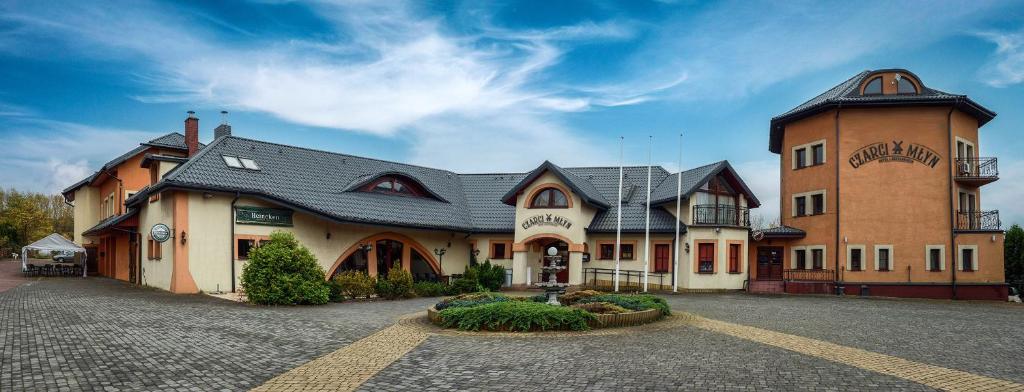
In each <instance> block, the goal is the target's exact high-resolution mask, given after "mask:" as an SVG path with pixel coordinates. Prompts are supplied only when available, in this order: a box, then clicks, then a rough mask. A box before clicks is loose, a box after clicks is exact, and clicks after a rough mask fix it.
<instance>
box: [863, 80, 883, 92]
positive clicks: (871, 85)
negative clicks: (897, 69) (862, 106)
mask: <svg viewBox="0 0 1024 392" xmlns="http://www.w3.org/2000/svg"><path fill="white" fill-rule="evenodd" d="M880 94H882V77H881V76H877V77H875V78H874V79H871V81H869V82H868V84H867V85H866V86H864V95H880Z"/></svg>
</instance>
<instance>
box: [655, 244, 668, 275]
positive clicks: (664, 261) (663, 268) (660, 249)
mask: <svg viewBox="0 0 1024 392" xmlns="http://www.w3.org/2000/svg"><path fill="white" fill-rule="evenodd" d="M671 259H672V257H671V253H670V252H669V246H668V244H654V272H668V263H669V262H670V261H671Z"/></svg>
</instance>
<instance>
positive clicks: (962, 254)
mask: <svg viewBox="0 0 1024 392" xmlns="http://www.w3.org/2000/svg"><path fill="white" fill-rule="evenodd" d="M956 268H957V269H958V270H960V271H977V270H978V245H957V246H956Z"/></svg>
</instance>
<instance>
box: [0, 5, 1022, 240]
mask: <svg viewBox="0 0 1024 392" xmlns="http://www.w3.org/2000/svg"><path fill="white" fill-rule="evenodd" d="M855 3H856V4H855ZM893 67H900V68H907V69H910V70H911V71H913V72H915V73H916V74H917V75H919V76H920V77H921V78H922V79H923V81H924V83H925V84H926V85H928V86H930V87H934V88H938V89H941V90H944V91H948V92H954V93H964V94H968V95H969V96H971V97H972V98H973V99H975V100H976V101H978V102H980V103H982V104H983V105H985V106H986V107H988V108H990V109H992V110H994V111H996V112H998V113H999V116H998V117H996V119H995V120H994V121H992V122H991V123H989V124H988V125H987V126H985V127H984V128H983V129H982V136H981V139H982V146H981V153H982V155H985V156H997V157H999V159H1000V162H999V163H1000V165H999V166H1000V172H1001V173H1000V174H1001V176H1002V179H1001V180H1000V181H998V182H996V183H995V184H992V185H988V186H986V187H985V188H984V191H983V195H982V203H983V208H985V209H999V210H1001V211H1002V216H1003V220H1004V222H1024V206H1022V205H1021V203H1019V202H1018V200H1017V199H1018V198H1019V196H1020V195H1021V194H1024V181H1022V180H1024V156H1022V154H1020V151H1024V138H1021V137H1019V136H1018V135H1019V134H1020V133H1021V132H1022V131H1024V126H1022V124H1024V114H1022V113H1021V112H1020V110H1019V109H1020V108H1021V107H1024V88H1022V86H1024V4H1022V3H1020V2H1016V3H1014V2H1000V1H986V2H975V1H971V2H953V1H950V2H943V3H942V5H941V6H936V5H935V3H933V2H890V1H885V2H799V1H787V2H777V3H761V2H750V1H740V2H709V3H705V2H691V1H651V2H645V1H629V2H605V1H559V2H551V1H526V2H516V1H507V2H504V1H503V2H479V1H467V2H456V1H440V2H385V1H357V2H302V3H299V2H289V1H254V2H146V1H132V2H118V3H104V2H81V1H73V2H66V3H63V2H39V1H5V2H3V3H2V4H0V74H2V75H4V77H3V79H2V81H0V140H2V145H3V150H2V151H0V186H3V187H17V188H19V189H30V190H36V191H46V192H54V191H57V190H59V189H61V188H63V187H64V186H66V185H68V184H70V183H73V182H75V181H77V180H79V179H81V178H83V177H84V176H86V175H87V174H88V173H90V172H91V171H93V170H95V169H96V168H97V167H98V166H100V165H101V164H102V163H103V162H105V161H106V160H109V159H110V158H112V157H114V156H116V155H118V154H121V153H123V152H124V151H127V150H128V149H130V148H132V147H133V146H135V145H137V143H138V142H139V141H142V140H147V139H148V138H151V137H153V136H156V135H159V134H162V133H166V132H169V131H180V130H181V129H182V120H183V119H184V115H185V111H187V110H195V111H196V112H197V113H198V115H199V117H200V119H201V121H200V127H201V139H202V140H203V141H208V140H209V139H211V138H212V129H213V127H214V126H216V124H217V123H218V112H219V111H220V110H222V109H223V110H228V111H230V112H231V115H230V116H231V117H230V118H231V123H232V126H233V128H234V133H235V134H236V135H240V136H245V137H252V138H258V139H264V140H270V141H276V142H282V143H287V144H293V145H300V146H307V147H313V148H318V149H325V150H330V151H338V152H343V153H350V154H356V155H364V156H370V157H377V158H383V159H391V160H397V161H402V162H409V163H416V164H423V165H429V166H434V167H439V168H446V169H451V170H456V171H462V172H481V171H525V170H529V169H531V168H533V167H535V166H536V165H537V164H539V163H540V162H541V161H543V160H545V159H549V160H552V161H553V162H556V163H558V164H561V165H564V166H570V165H615V164H617V161H618V139H619V136H620V135H622V136H625V150H626V161H627V163H630V164H645V163H646V161H647V144H648V143H647V142H648V136H649V135H650V136H653V137H654V141H655V143H654V146H655V147H654V151H653V160H654V161H655V163H656V164H663V165H664V166H665V167H666V168H668V169H670V170H675V168H676V160H677V155H678V148H677V146H678V142H679V141H678V135H679V133H680V132H682V133H683V134H684V135H685V136H684V140H683V143H684V152H683V154H684V158H683V161H684V163H683V166H684V167H693V166H697V165H700V164H704V163H709V162H713V161H717V160H721V159H728V160H729V161H731V162H732V163H733V164H734V166H736V167H737V168H738V169H739V170H740V172H741V174H742V175H743V176H744V178H745V179H746V180H747V182H748V183H749V184H751V186H752V188H753V189H754V191H755V192H756V193H757V195H758V196H759V197H760V199H761V200H762V202H763V204H764V207H763V208H762V209H761V210H762V211H761V213H762V214H764V215H767V216H775V215H777V211H778V203H779V202H778V167H779V166H778V156H776V155H774V154H771V153H769V152H768V143H767V141H768V122H769V119H770V118H771V117H772V116H774V115H777V114H780V113H782V112H784V111H786V110H788V109H790V108H791V107H793V106H796V105H798V104H800V103H802V102H803V101H805V100H807V99H809V98H810V97H813V96H814V95H817V94H818V93H820V92H822V91H824V90H825V89H827V88H829V87H831V86H833V85H835V84H837V83H839V82H841V81H843V80H845V79H847V78H848V77H850V76H851V75H853V74H855V73H857V72H859V71H861V70H864V69H878V68H893Z"/></svg>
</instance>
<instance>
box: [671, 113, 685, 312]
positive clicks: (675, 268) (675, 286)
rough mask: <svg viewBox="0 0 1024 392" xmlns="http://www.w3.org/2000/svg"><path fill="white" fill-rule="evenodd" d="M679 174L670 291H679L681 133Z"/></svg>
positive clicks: (681, 193)
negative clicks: (674, 247) (674, 255)
mask: <svg viewBox="0 0 1024 392" xmlns="http://www.w3.org/2000/svg"><path fill="white" fill-rule="evenodd" d="M678 169H679V174H677V175H676V241H675V243H676V257H675V261H674V262H673V265H672V292H673V293H677V292H679V223H680V220H682V217H683V213H682V211H680V210H679V209H680V208H682V201H683V134H682V133H680V134H679V168H678Z"/></svg>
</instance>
